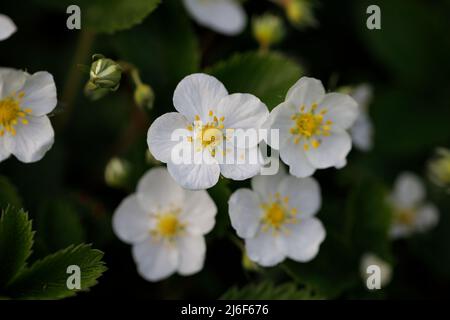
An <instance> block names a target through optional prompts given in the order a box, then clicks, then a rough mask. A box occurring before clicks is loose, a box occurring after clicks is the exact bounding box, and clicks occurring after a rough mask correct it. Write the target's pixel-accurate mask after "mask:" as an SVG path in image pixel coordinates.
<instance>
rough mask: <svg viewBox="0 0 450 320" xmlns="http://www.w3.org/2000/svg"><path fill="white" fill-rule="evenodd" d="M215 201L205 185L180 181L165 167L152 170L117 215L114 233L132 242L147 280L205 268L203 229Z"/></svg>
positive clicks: (210, 218) (211, 218)
mask: <svg viewBox="0 0 450 320" xmlns="http://www.w3.org/2000/svg"><path fill="white" fill-rule="evenodd" d="M216 212H217V208H216V205H215V204H214V202H213V201H212V199H211V198H210V197H209V195H208V193H207V192H206V191H189V190H185V189H183V188H181V187H180V186H178V185H177V184H176V183H175V181H174V180H173V179H172V178H171V177H170V175H169V174H168V172H167V170H166V169H165V168H154V169H151V170H150V171H148V172H147V173H146V174H145V175H144V176H143V177H142V179H141V180H140V181H139V184H138V186H137V191H136V193H135V194H132V195H130V196H128V197H127V198H125V199H124V200H123V201H122V203H121V204H120V205H119V207H118V208H117V210H116V212H115V213H114V216H113V230H114V233H115V234H116V235H117V236H118V237H119V239H121V240H122V241H124V242H126V243H128V244H131V245H132V246H133V247H132V253H133V258H134V261H135V262H136V264H137V270H138V272H139V274H140V275H141V276H142V277H143V278H144V279H146V280H148V281H159V280H162V279H165V278H167V277H169V276H170V275H172V274H173V273H175V272H178V273H179V274H181V275H191V274H194V273H197V272H199V271H200V270H201V269H202V268H203V264H204V260H205V252H206V244H205V239H204V235H205V234H207V233H208V232H210V231H211V230H212V228H213V227H214V224H215V215H216Z"/></svg>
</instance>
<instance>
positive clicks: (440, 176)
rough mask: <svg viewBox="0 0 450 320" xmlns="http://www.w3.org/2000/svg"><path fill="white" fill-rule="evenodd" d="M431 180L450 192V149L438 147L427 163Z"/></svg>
mask: <svg viewBox="0 0 450 320" xmlns="http://www.w3.org/2000/svg"><path fill="white" fill-rule="evenodd" d="M428 175H429V177H430V179H431V181H432V182H433V183H434V184H436V185H437V186H439V187H442V188H444V189H445V190H447V192H448V193H450V150H448V149H445V148H438V149H437V151H436V156H435V157H434V158H433V159H432V160H431V161H430V162H429V164H428Z"/></svg>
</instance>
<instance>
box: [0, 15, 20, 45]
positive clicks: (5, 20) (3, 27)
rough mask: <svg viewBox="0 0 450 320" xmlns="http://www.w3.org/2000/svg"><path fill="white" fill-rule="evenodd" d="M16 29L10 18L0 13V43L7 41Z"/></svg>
mask: <svg viewBox="0 0 450 320" xmlns="http://www.w3.org/2000/svg"><path fill="white" fill-rule="evenodd" d="M16 30H17V27H16V25H15V24H14V22H13V21H12V20H11V18H10V17H8V16H6V15H4V14H1V13H0V41H3V40H6V39H8V38H9V37H10V36H11V35H12V34H13V33H14V32H16Z"/></svg>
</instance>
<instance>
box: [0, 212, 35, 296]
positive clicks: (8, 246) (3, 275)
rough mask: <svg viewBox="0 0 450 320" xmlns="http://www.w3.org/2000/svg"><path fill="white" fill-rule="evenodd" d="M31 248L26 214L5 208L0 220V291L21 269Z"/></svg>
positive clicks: (29, 221)
mask: <svg viewBox="0 0 450 320" xmlns="http://www.w3.org/2000/svg"><path fill="white" fill-rule="evenodd" d="M32 246H33V232H32V230H31V220H28V214H27V213H26V212H25V211H23V210H22V209H21V210H19V209H14V208H11V207H7V208H6V209H5V210H3V213H2V216H1V218H0V289H1V288H3V287H4V286H6V285H7V284H8V283H9V282H10V281H11V280H12V279H13V278H14V277H15V276H16V275H17V274H18V273H19V272H20V271H21V270H22V269H23V267H24V266H25V261H26V260H27V258H28V257H29V256H30V254H31V247H32Z"/></svg>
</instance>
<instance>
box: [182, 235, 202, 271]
mask: <svg viewBox="0 0 450 320" xmlns="http://www.w3.org/2000/svg"><path fill="white" fill-rule="evenodd" d="M177 245H178V250H179V254H180V256H179V262H178V264H179V266H178V273H179V274H181V275H183V276H189V275H192V274H194V273H197V272H199V271H201V270H202V269H203V265H204V263H205V254H206V243H205V239H204V238H203V236H190V237H183V238H180V239H178V241H177Z"/></svg>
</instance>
